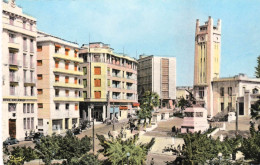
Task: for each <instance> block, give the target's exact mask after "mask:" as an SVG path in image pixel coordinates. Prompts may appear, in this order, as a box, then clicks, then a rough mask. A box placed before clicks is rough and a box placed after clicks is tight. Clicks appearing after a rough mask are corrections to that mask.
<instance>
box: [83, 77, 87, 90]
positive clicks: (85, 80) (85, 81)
mask: <svg viewBox="0 0 260 165" xmlns="http://www.w3.org/2000/svg"><path fill="white" fill-rule="evenodd" d="M83 86H84V88H86V87H87V79H83Z"/></svg>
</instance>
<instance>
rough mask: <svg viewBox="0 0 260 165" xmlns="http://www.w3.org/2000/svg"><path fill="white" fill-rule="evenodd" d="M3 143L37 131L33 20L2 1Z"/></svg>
mask: <svg viewBox="0 0 260 165" xmlns="http://www.w3.org/2000/svg"><path fill="white" fill-rule="evenodd" d="M2 28H3V29H2V73H3V76H2V95H3V100H2V108H1V109H2V140H5V139H6V138H7V137H9V136H10V137H16V138H17V139H19V140H22V139H24V137H25V133H26V132H28V133H29V132H30V131H37V126H36V125H37V106H36V104H37V96H36V81H35V76H36V65H35V61H36V36H37V29H36V19H35V18H33V17H31V16H29V15H27V14H24V13H23V10H22V8H21V7H19V6H17V5H16V4H15V1H9V2H5V1H3V2H2Z"/></svg>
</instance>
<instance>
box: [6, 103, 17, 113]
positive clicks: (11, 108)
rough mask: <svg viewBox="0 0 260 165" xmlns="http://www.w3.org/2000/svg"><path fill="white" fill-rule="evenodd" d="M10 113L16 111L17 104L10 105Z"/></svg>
mask: <svg viewBox="0 0 260 165" xmlns="http://www.w3.org/2000/svg"><path fill="white" fill-rule="evenodd" d="M8 111H9V112H13V111H16V104H14V103H8Z"/></svg>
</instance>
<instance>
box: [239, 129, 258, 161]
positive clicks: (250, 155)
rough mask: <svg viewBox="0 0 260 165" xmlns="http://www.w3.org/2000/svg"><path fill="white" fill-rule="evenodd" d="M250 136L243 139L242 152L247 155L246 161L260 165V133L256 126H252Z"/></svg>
mask: <svg viewBox="0 0 260 165" xmlns="http://www.w3.org/2000/svg"><path fill="white" fill-rule="evenodd" d="M250 135H251V136H250V137H248V138H244V139H243V142H242V146H241V149H240V150H241V152H243V154H244V155H245V159H250V160H255V161H257V162H258V163H260V131H256V130H255V126H254V124H251V127H250Z"/></svg>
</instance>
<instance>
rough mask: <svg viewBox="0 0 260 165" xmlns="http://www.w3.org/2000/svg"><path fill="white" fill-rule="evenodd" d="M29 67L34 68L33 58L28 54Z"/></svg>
mask: <svg viewBox="0 0 260 165" xmlns="http://www.w3.org/2000/svg"><path fill="white" fill-rule="evenodd" d="M30 67H31V68H34V60H33V56H32V55H31V56H30Z"/></svg>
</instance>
